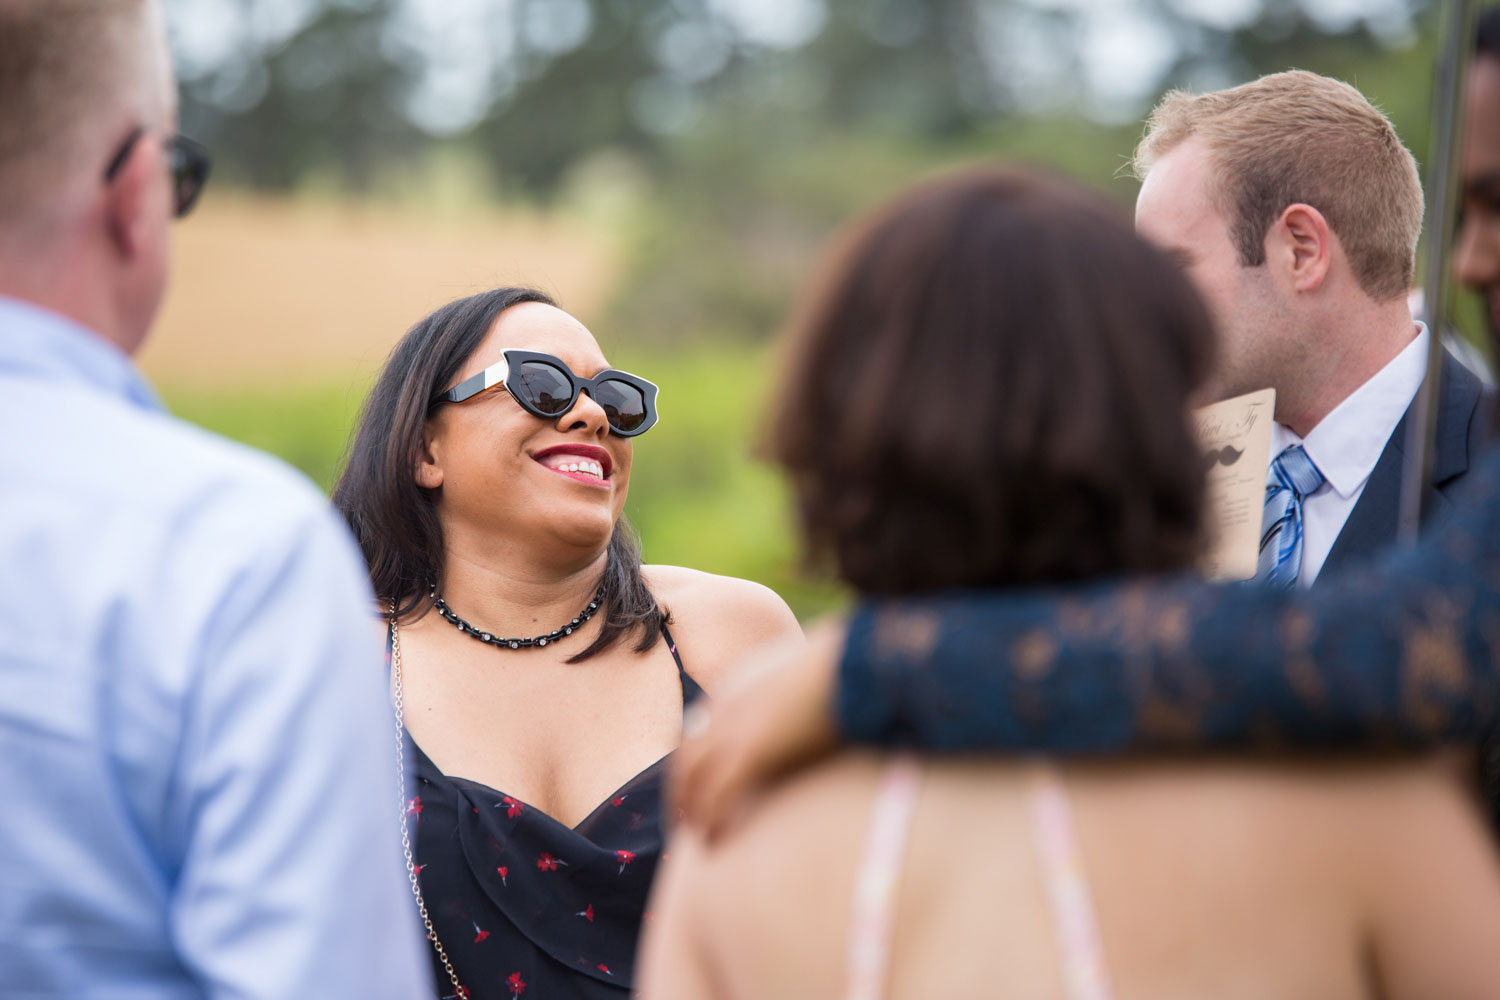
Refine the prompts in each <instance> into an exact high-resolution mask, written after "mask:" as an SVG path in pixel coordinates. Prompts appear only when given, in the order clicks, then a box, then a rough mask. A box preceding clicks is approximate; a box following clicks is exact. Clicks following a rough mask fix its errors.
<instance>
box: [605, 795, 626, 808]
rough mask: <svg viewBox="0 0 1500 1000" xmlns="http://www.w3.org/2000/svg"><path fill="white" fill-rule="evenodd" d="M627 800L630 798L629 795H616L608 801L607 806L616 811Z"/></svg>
mask: <svg viewBox="0 0 1500 1000" xmlns="http://www.w3.org/2000/svg"><path fill="white" fill-rule="evenodd" d="M628 798H630V796H629V795H616V796H615V797H614V798H612V799H610V800H609V804H610V805H612V806H614V807H615V808H616V809H618V808H619V807H620V806H623V805H624V804H625V800H626V799H628Z"/></svg>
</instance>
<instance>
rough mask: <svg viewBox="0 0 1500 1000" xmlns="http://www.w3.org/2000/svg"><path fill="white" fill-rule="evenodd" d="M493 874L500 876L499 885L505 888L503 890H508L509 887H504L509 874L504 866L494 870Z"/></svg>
mask: <svg viewBox="0 0 1500 1000" xmlns="http://www.w3.org/2000/svg"><path fill="white" fill-rule="evenodd" d="M495 873H496V874H498V875H499V876H500V884H501V885H502V886H505V888H507V889H509V888H510V886H509V885H506V882H505V877H506V876H507V875H509V874H510V869H509V868H507V867H505V866H504V865H501V866H500V867H499V868H496V869H495Z"/></svg>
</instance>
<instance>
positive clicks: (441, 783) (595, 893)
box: [407, 627, 703, 1000]
mask: <svg viewBox="0 0 1500 1000" xmlns="http://www.w3.org/2000/svg"><path fill="white" fill-rule="evenodd" d="M662 633H663V637H664V638H665V639H666V642H667V648H668V649H669V650H670V651H671V653H672V658H673V659H674V660H675V661H676V662H677V673H678V676H679V678H680V679H681V682H682V701H683V705H684V706H687V705H690V704H692V703H693V701H695V700H696V699H697V698H698V697H700V696H701V695H702V693H703V691H702V689H701V688H699V687H698V684H697V683H696V682H695V681H694V680H693V678H692V677H690V676H689V675H688V673H687V671H685V670H684V669H683V668H682V658H681V657H680V656H678V654H677V646H676V644H675V643H673V641H672V636H671V633H669V632H667V630H666V628H665V627H663V629H662ZM414 749H415V754H414V756H415V764H416V782H417V784H416V795H414V796H412V797H411V799H410V800H409V801H408V803H407V814H408V819H409V821H410V822H412V823H414V824H415V830H416V833H415V838H414V839H415V842H416V862H417V866H418V878H419V879H420V884H421V887H422V894H423V897H424V898H425V899H426V902H427V908H428V910H429V912H430V913H431V915H432V922H433V927H434V928H435V929H436V931H437V934H438V939H439V940H440V941H441V942H442V943H443V947H444V949H445V950H446V951H447V952H448V956H449V958H450V960H451V961H452V963H453V967H454V971H455V972H457V974H458V980H459V982H460V983H462V984H463V986H464V988H465V989H466V990H468V993H469V996H470V997H472V998H473V1000H523V998H524V1000H558V998H566V1000H574V998H590V1000H594V998H599V1000H603V998H609V1000H620V998H623V997H626V996H628V995H629V993H630V990H631V986H632V983H633V981H634V974H635V951H636V943H637V939H638V938H639V936H640V929H641V923H642V921H643V919H649V915H647V914H645V912H644V911H645V907H646V898H647V895H648V893H649V892H650V889H651V877H652V875H653V873H654V872H655V871H656V864H657V862H658V860H660V858H661V857H662V840H663V831H662V823H661V808H662V784H663V779H664V777H665V773H666V766H667V758H665V757H664V758H662V759H661V760H659V761H657V762H656V763H655V764H652V765H651V766H650V767H648V768H646V770H644V771H642V772H641V773H639V774H637V775H636V776H635V777H633V778H631V779H630V780H629V781H627V782H626V783H625V784H624V785H622V786H621V787H620V788H618V789H617V790H615V792H613V793H612V794H611V795H610V796H609V797H608V798H607V799H605V800H604V801H603V802H601V803H599V805H598V807H597V808H595V809H594V811H593V812H591V813H590V814H589V815H588V816H587V817H585V818H584V820H583V821H582V822H581V823H579V824H578V825H577V826H575V827H572V828H571V829H570V828H569V827H567V826H564V825H563V824H562V823H560V822H559V821H558V820H556V819H553V818H552V817H551V816H549V815H548V814H546V813H545V812H542V811H541V810H540V809H536V808H533V807H532V806H530V805H528V804H527V803H525V802H522V801H521V800H519V799H516V798H513V797H512V796H509V795H507V794H505V793H504V792H502V791H500V790H498V789H494V788H490V787H489V786H487V785H481V784H479V783H478V782H474V781H468V780H465V779H463V778H450V777H448V776H447V775H445V774H443V773H442V772H441V771H439V770H438V769H437V766H436V765H434V764H433V763H432V761H431V760H430V759H429V758H428V757H427V755H426V754H425V753H423V752H422V750H421V748H420V747H415V748H414ZM433 962H434V966H433V967H434V970H435V975H436V977H437V985H438V994H439V996H442V997H451V996H454V995H455V993H454V988H453V982H452V980H451V979H450V978H449V976H448V973H447V972H446V971H445V970H444V969H443V967H442V966H441V964H438V962H437V956H436V953H435V952H434V954H433Z"/></svg>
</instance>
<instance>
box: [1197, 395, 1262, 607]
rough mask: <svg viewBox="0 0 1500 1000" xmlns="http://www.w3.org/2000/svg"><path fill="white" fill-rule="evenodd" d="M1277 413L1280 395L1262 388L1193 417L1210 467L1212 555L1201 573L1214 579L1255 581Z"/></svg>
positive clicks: (1203, 410)
mask: <svg viewBox="0 0 1500 1000" xmlns="http://www.w3.org/2000/svg"><path fill="white" fill-rule="evenodd" d="M1275 410H1276V390H1275V389H1262V390H1260V391H1259V392H1252V393H1249V394H1247V395H1244V396H1236V397H1235V398H1234V399H1226V400H1224V401H1223V402H1222V403H1215V404H1214V405H1212V406H1205V407H1204V408H1203V409H1201V410H1199V411H1197V413H1195V414H1194V418H1195V419H1196V421H1197V427H1198V440H1199V442H1200V443H1201V445H1202V451H1203V461H1204V463H1205V464H1206V465H1207V467H1208V508H1207V515H1208V551H1207V552H1206V553H1205V554H1204V557H1203V563H1202V568H1203V572H1204V574H1205V575H1206V576H1208V577H1209V578H1210V579H1213V580H1248V579H1250V578H1251V577H1253V576H1255V566H1256V560H1257V559H1258V558H1259V555H1260V516H1261V510H1262V508H1263V507H1264V506H1265V499H1266V470H1267V469H1269V468H1270V466H1271V415H1272V414H1273V413H1274V412H1275Z"/></svg>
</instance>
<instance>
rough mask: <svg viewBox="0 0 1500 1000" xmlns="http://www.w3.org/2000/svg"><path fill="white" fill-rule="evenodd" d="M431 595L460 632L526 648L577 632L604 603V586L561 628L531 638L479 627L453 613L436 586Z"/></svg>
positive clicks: (492, 642) (504, 646) (439, 610)
mask: <svg viewBox="0 0 1500 1000" xmlns="http://www.w3.org/2000/svg"><path fill="white" fill-rule="evenodd" d="M431 597H432V606H433V607H435V608H437V613H438V614H440V615H442V616H443V617H444V618H446V619H447V620H448V621H449V622H451V623H452V624H453V626H454V627H455V628H457V629H458V630H459V631H460V632H465V633H467V634H469V635H471V636H473V637H474V638H476V639H478V640H479V641H480V642H487V643H489V644H490V645H491V646H498V647H499V648H501V649H526V648H528V647H531V646H550V645H552V643H554V642H556V641H557V640H559V639H562V638H564V637H566V636H570V635H572V634H573V633H574V632H576V631H577V630H578V629H579V627H580V626H582V625H583V623H584V622H586V621H588V620H589V619H590V618H592V617H594V612H596V611H598V610H599V605H601V604H603V603H604V588H603V587H600V588H599V592H598V593H596V594H595V595H594V599H593V600H592V601H589V606H588V607H586V608H584V609H583V610H582V611H580V612H578V614H577V616H575V617H574V619H573V620H572V621H570V622H568V623H567V624H566V625H564V626H562V627H561V628H557V629H553V630H552V631H551V632H548V633H547V634H546V635H536V636H532V637H531V638H530V639H505V638H502V637H500V636H498V635H493V634H491V633H489V632H486V631H484V630H482V629H477V628H475V627H474V626H473V625H470V624H469V623H468V622H466V621H464V620H463V619H462V618H460V617H458V615H456V614H454V613H453V609H452V608H450V607H448V602H446V601H444V600H443V599H442V598H441V597H439V596H438V592H437V588H436V587H434V588H432V594H431Z"/></svg>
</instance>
